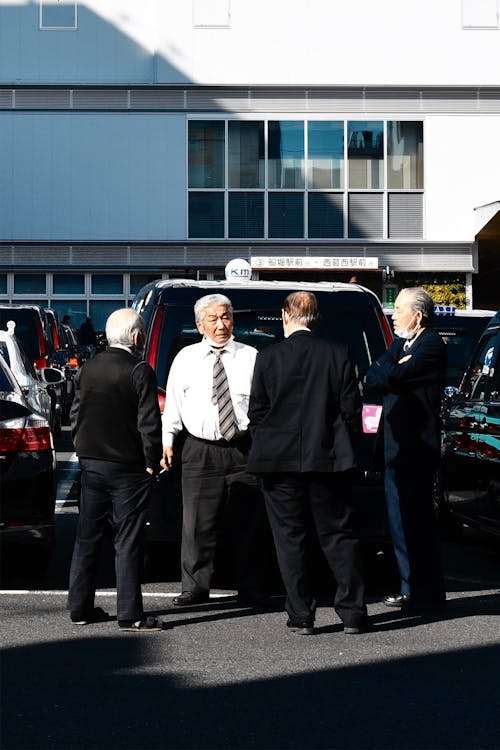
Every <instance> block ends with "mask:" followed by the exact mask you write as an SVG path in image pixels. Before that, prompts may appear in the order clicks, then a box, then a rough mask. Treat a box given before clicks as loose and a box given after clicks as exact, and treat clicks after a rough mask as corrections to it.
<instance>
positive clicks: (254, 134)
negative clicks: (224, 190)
mask: <svg viewBox="0 0 500 750" xmlns="http://www.w3.org/2000/svg"><path fill="white" fill-rule="evenodd" d="M228 141H229V145H228V159H229V187H230V188H263V187H264V161H265V160H264V123H263V122H241V121H239V120H231V121H230V122H229V129H228Z"/></svg>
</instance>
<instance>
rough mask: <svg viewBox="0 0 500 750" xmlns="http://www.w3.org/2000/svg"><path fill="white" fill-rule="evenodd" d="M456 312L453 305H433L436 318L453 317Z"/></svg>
mask: <svg viewBox="0 0 500 750" xmlns="http://www.w3.org/2000/svg"><path fill="white" fill-rule="evenodd" d="M456 311H457V308H456V307H455V305H434V315H436V316H438V317H442V318H444V317H448V318H450V317H453V315H455V313H456Z"/></svg>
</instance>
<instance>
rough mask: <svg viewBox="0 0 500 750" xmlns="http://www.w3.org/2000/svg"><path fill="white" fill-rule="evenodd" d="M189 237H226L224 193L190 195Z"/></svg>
mask: <svg viewBox="0 0 500 750" xmlns="http://www.w3.org/2000/svg"><path fill="white" fill-rule="evenodd" d="M189 236H190V237H207V238H209V237H224V193H190V194H189Z"/></svg>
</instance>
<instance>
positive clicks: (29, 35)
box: [0, 0, 190, 85]
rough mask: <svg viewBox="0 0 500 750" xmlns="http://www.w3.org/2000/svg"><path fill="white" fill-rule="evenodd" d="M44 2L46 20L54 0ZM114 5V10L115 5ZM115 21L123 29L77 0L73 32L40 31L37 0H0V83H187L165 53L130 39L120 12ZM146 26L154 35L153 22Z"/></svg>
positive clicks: (129, 25) (130, 28)
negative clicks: (2, 0)
mask: <svg viewBox="0 0 500 750" xmlns="http://www.w3.org/2000/svg"><path fill="white" fill-rule="evenodd" d="M45 5H46V6H47V8H48V11H49V13H48V15H47V19H48V20H49V22H50V19H51V15H50V12H51V10H54V8H51V5H52V6H54V7H55V8H56V9H57V7H56V6H57V2H56V0H53V2H52V4H50V3H45ZM113 5H114V6H115V7H116V8H118V7H119V5H120V4H119V3H114V4H113ZM96 7H99V5H98V4H97V3H96ZM104 7H105V4H104ZM146 7H147V6H146ZM173 7H174V4H172V8H173ZM54 17H55V16H54V15H52V19H53V18H54ZM66 18H69V16H68V14H66ZM117 22H118V23H122V24H123V30H122V29H120V28H118V26H117V25H114V24H113V23H111V22H110V21H108V20H106V19H105V18H104V17H102V16H100V15H97V14H96V13H95V12H94V11H93V10H91V9H90V8H89V7H88V6H87V5H86V4H85V3H84V2H82V0H80V1H79V2H78V28H77V30H76V31H75V30H73V29H60V28H58V29H55V30H50V29H43V30H41V29H40V3H39V2H38V1H33V0H32V1H31V2H28V3H26V4H24V3H23V4H21V3H20V2H17V3H14V4H12V5H11V4H8V3H1V7H0V28H1V29H3V30H4V33H3V34H2V43H1V45H0V82H2V83H8V84H18V85H19V84H34V83H36V84H54V83H73V84H78V83H82V84H92V83H99V84H103V83H107V84H113V83H115V84H118V83H123V84H151V83H165V84H166V83H189V82H190V81H189V79H188V78H187V77H186V75H185V74H184V73H183V72H182V71H180V70H179V69H178V68H177V67H176V66H175V65H173V64H172V63H171V61H169V60H168V59H167V58H166V57H165V56H162V55H160V54H158V52H157V51H154V50H153V49H148V48H147V47H146V46H144V44H141V43H140V41H138V40H137V39H134V38H133V36H132V35H131V33H130V32H131V31H133V29H134V27H133V25H132V23H131V21H130V19H128V18H127V17H126V15H125V14H124V13H123V12H121V13H120V14H119V15H118V16H117ZM151 25H152V27H153V33H154V32H155V28H154V24H153V22H151ZM62 60H64V64H61V61H62Z"/></svg>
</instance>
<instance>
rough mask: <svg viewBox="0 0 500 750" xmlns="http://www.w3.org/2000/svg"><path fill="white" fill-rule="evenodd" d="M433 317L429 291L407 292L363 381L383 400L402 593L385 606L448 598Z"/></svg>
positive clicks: (439, 365)
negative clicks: (436, 492) (439, 511)
mask: <svg viewBox="0 0 500 750" xmlns="http://www.w3.org/2000/svg"><path fill="white" fill-rule="evenodd" d="M433 315H434V303H433V300H432V297H431V296H430V295H429V294H427V292H426V291H425V290H424V289H421V288H419V287H415V288H412V289H403V290H402V291H401V292H400V293H399V295H398V297H397V299H396V302H395V306H394V314H393V321H394V332H395V333H396V336H397V338H395V340H394V342H393V344H392V346H391V347H390V348H389V350H388V351H387V352H386V353H385V354H384V355H383V356H382V357H381V358H380V359H379V360H377V361H376V362H374V364H373V365H372V366H371V367H370V369H369V370H368V373H367V379H366V388H367V390H372V391H373V392H374V393H375V394H381V395H382V397H383V420H384V421H383V436H384V463H385V493H386V502H387V510H388V515H389V524H390V529H391V536H392V541H393V546H394V552H395V555H396V559H397V563H398V567H399V572H400V576H401V588H400V591H399V593H397V594H394V595H392V594H390V595H388V596H386V597H385V599H384V603H385V604H386V605H387V606H388V607H403V608H405V609H411V610H414V611H417V610H418V611H428V610H441V609H443V608H444V606H445V598H446V597H445V588H444V580H443V571H442V563H441V550H440V541H439V534H438V526H437V520H436V516H435V512H434V507H433V486H434V480H435V475H436V468H437V465H438V461H439V457H440V422H439V412H440V405H441V399H442V395H443V384H444V376H445V372H446V349H445V344H444V343H443V341H442V339H441V337H440V336H439V334H438V333H437V332H436V331H434V330H433V328H432V327H431V323H432V318H433Z"/></svg>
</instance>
